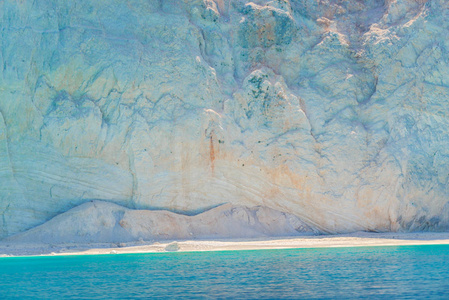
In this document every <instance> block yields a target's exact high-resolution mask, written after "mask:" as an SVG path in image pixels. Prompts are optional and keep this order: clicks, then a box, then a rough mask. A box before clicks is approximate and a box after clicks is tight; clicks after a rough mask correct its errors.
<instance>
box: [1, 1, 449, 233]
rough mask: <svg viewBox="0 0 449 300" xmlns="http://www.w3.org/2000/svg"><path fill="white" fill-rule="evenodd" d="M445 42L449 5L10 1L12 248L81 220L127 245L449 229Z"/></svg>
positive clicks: (7, 148) (5, 195)
mask: <svg viewBox="0 0 449 300" xmlns="http://www.w3.org/2000/svg"><path fill="white" fill-rule="evenodd" d="M448 32H449V2H448V1H446V0H366V1H360V0H348V1H341V0H290V1H288V0H273V1H265V0H254V1H252V2H250V1H244V0H233V1H231V0H163V1H162V0H145V1H144V0H127V1H118V0H113V1H111V0H107V1H106V0H99V1H91V0H76V1H75V0H73V1H70V0H68V1H51V0H48V1H28V0H24V1H13V0H4V1H0V239H1V238H5V237H8V236H11V235H14V234H17V233H21V232H24V231H26V230H29V229H31V228H33V227H36V226H38V225H40V224H43V223H45V222H47V221H49V220H50V219H52V218H54V217H56V216H57V217H56V218H54V219H53V220H52V221H50V222H49V223H48V224H50V225H51V224H53V223H54V224H56V223H55V222H62V221H63V220H62V219H61V218H62V217H63V216H66V217H67V219H66V221H64V222H69V221H70V220H71V222H72V223H71V224H72V225H70V226H78V225H79V224H78V223H76V222H75V221H76V218H75V219H74V218H70V214H73V210H71V211H70V212H69V210H70V209H72V208H74V207H75V206H79V205H81V206H79V207H78V208H75V210H76V209H78V210H82V211H84V213H83V214H82V215H83V216H84V219H83V220H84V221H83V222H84V223H85V224H86V226H87V227H86V230H87V231H88V232H87V231H86V232H85V236H93V237H94V236H95V228H96V225H95V224H97V223H98V222H100V223H101V219H102V218H103V219H105V220H106V221H105V222H106V223H107V222H110V224H109V223H107V224H106V223H104V224H103V223H101V224H102V225H101V224H100V223H98V224H100V225H101V226H100V225H99V228H106V229H104V230H106V231H107V230H109V231H107V232H109V233H110V234H111V235H114V234H116V235H118V236H121V237H122V238H123V239H124V240H129V239H132V238H138V236H139V235H145V234H146V235H147V236H148V238H155V237H158V236H160V237H164V238H170V237H176V238H188V237H189V234H190V233H192V234H195V236H198V237H219V236H220V237H227V236H232V237H236V235H235V232H236V230H237V229H236V228H246V229H244V230H243V229H242V230H240V229H238V230H237V232H241V236H255V235H258V234H262V235H278V234H293V233H294V232H298V231H300V232H310V233H313V232H321V233H337V232H350V231H358V230H367V231H422V230H424V231H426V230H429V231H441V230H448V229H449V197H448V196H449V185H448V180H449V118H448V117H449V38H448ZM91 200H102V201H100V202H98V201H94V202H93V203H97V204H98V205H100V206H101V207H103V206H104V205H106V204H104V201H106V202H109V203H108V205H109V206H107V205H106V206H107V209H106V208H102V209H99V208H96V209H94V208H92V207H91V206H92V205H93V204H88V203H92V202H90V201H91ZM112 203H114V204H112ZM225 203H226V205H225V206H222V205H223V204H225ZM89 205H90V206H89ZM114 205H119V206H114ZM106 206H105V207H106ZM220 207H221V208H220ZM136 209H137V210H136ZM233 209H234V210H237V212H236V213H234V214H231V213H228V214H227V215H226V214H224V213H223V211H226V210H227V211H228V212H229V211H232V210H233ZM143 210H166V211H171V212H170V213H169V212H164V213H161V212H160V211H159V212H148V211H146V212H143ZM133 211H134V212H136V211H137V212H139V211H140V213H135V214H136V216H137V215H138V216H139V217H138V218H142V220H140V219H139V220H140V221H139V222H138V221H136V220H135V219H133V218H132V217H128V218H126V217H127V215H129V214H132V213H131V212H133ZM257 211H259V212H260V211H263V212H265V215H268V216H270V218H271V217H273V216H276V218H277V219H276V220H279V221H278V223H277V222H275V221H273V220H272V219H269V218H268V217H267V218H268V219H269V220H267V219H266V218H265V220H263V221H260V220H259V219H257V218H255V217H254V216H257V215H258V213H257ZM64 212H66V213H65V214H62V213H64ZM100 212H101V213H100ZM60 214H61V215H60ZM117 214H119V215H120V214H124V216H121V215H120V216H118V215H117ZM154 214H158V216H157V217H154V216H153V215H154ZM204 214H206V216H207V220H212V219H214V218H215V219H216V220H215V221H214V222H216V223H214V225H210V226H209V227H208V226H206V225H205V224H206V223H207V222H206V221H199V220H200V219H201V217H200V216H203V217H204ZM58 215H60V216H58ZM175 216H176V217H175ZM236 216H237V217H236ZM238 216H240V217H238ZM172 217H173V218H174V219H176V221H173V220H172ZM95 218H96V219H95ZM136 218H137V217H136ZM236 218H237V220H240V221H235V220H236ZM251 218H253V219H251ZM55 220H56V221H55ZM121 220H125V221H126V222H125V221H124V223H123V224H122V223H120V222H121ZM152 220H153V221H154V222H153V221H152ZM155 220H156V221H157V222H156V221H155ZM193 220H196V221H193ZM254 220H256V221H254ZM259 221H260V222H259ZM51 222H53V223H51ZM116 222H119V223H117V224H119V225H117V224H116ZM173 222H175V223H173ZM251 222H253V223H251ZM254 222H256V223H254ZM257 222H259V223H257ZM48 224H46V225H47V227H45V225H43V226H44V227H45V228H47V229H45V228H44V229H45V230H47V231H48V228H52V227H49V225H48ZM58 224H59V223H58ZM61 224H62V223H60V225H58V226H62V225H61ZM76 224H78V225H76ZM108 224H109V225H110V226H109V225H108ZM133 224H134V225H133ZM152 224H153V225H152ZM170 224H176V226H177V227H176V226H175V228H178V229H179V230H176V231H173V230H172V227H170ZM183 224H184V225H185V226H184V225H183ZM192 224H194V225H192ZM207 224H211V223H207ZM217 224H218V225H217ZM131 225H133V226H131ZM70 226H68V227H70ZM80 226H81V225H80ZM89 226H90V227H89ZM108 226H109V227H108ZM116 226H118V227H116ZM127 226H128V227H127ZM142 226H143V227H145V230H146V231H145V230H143V229H142V232H139V230H140V229H139V228H142ZM152 226H153V227H152ZM189 226H193V227H194V229H189V228H190V227H189ZM195 226H196V227H195ZM239 226H240V227H239ZM40 228H41V229H42V226H41V227H40ZM76 228H78V227H76ZM108 228H109V229H108ZM111 228H115V229H114V230H116V231H114V230H112V229H111ZM208 228H209V229H208ZM44 229H43V231H41V233H40V234H43V233H42V232H46V231H45V230H44ZM88 229H89V230H88ZM73 230H75V229H73ZM80 230H81V229H80ZM80 230H78V231H77V232H76V233H75V232H74V233H73V234H74V235H75V236H80V232H81V231H80ZM189 230H196V231H195V232H193V231H189ZM208 230H209V231H208ZM50 231H51V230H50ZM106 231H105V232H106ZM125 231H126V232H128V233H127V234H128V235H125V233H124V232H125ZM105 232H104V233H103V234H109V233H107V232H106V233H105ZM130 232H132V233H130ZM36 234H37V233H36ZM49 234H50V232H49V233H48V235H49ZM61 234H62V233H61V232H60V231H55V232H54V236H55V239H56V238H60V239H63V237H62V236H60V235H61ZM48 235H47V236H48ZM81 236H82V234H81ZM147 236H145V237H147ZM145 237H144V236H142V238H145ZM41 239H42V240H45V239H46V238H45V237H44V236H42V237H41ZM69 240H70V239H69Z"/></svg>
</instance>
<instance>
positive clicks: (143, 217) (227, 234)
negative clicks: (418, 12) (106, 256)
mask: <svg viewBox="0 0 449 300" xmlns="http://www.w3.org/2000/svg"><path fill="white" fill-rule="evenodd" d="M316 233H318V232H317V231H316V230H314V229H312V228H310V227H309V226H307V225H306V224H305V223H304V222H302V221H301V220H300V219H299V218H298V217H296V216H294V215H292V214H288V213H282V212H279V211H276V210H273V209H269V208H266V207H260V206H259V207H255V208H247V207H244V206H232V205H229V204H227V205H222V206H219V207H216V208H213V209H211V210H208V211H206V212H203V213H201V214H198V215H194V216H186V215H180V214H176V213H172V212H169V211H162V210H156V211H155V210H132V209H127V208H125V207H123V206H119V205H116V204H113V203H110V202H104V201H92V202H87V203H84V204H82V205H80V206H77V207H75V208H73V209H71V210H69V211H67V212H65V213H62V214H60V215H58V216H56V217H55V218H53V219H51V220H50V221H48V222H46V223H44V224H42V225H40V226H37V227H35V228H33V229H30V230H28V231H26V232H24V233H19V234H17V235H14V236H11V237H8V238H7V239H6V240H7V241H9V242H18V243H54V244H55V243H56V244H61V243H83V244H86V243H95V242H96V243H117V246H118V247H124V246H126V244H125V242H135V241H139V239H144V240H173V239H183V240H185V239H204V238H236V237H267V236H291V235H299V234H301V235H311V234H316ZM176 246H177V244H173V245H171V246H170V247H169V250H167V251H176Z"/></svg>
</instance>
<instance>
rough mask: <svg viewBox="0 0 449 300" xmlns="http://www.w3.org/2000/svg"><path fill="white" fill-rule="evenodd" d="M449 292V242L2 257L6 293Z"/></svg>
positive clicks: (344, 295) (0, 285)
mask: <svg viewBox="0 0 449 300" xmlns="http://www.w3.org/2000/svg"><path fill="white" fill-rule="evenodd" d="M158 297H160V298H232V299H234V298H239V299H241V298H257V299H264V298H265V299H266V298H276V299H280V298H283V299H291V298H293V299H298V298H301V299H352V298H357V299H384V298H391V299H449V245H434V246H401V247H358V248H318V249H291V250H256V251H223V252H191V253H186V252H184V253H182V252H179V253H153V254H123V255H91V256H88V255H86V256H56V257H27V258H19V257H18V258H1V259H0V299H14V298H16V299H24V298H33V299H39V298H40V299H55V298H57V299H62V298H83V299H105V298H107V299H110V298H113V299H129V298H158Z"/></svg>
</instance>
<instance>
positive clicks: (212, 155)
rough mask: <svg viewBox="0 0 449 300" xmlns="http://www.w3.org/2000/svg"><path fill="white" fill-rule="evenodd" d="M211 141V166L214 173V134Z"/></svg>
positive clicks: (210, 138)
mask: <svg viewBox="0 0 449 300" xmlns="http://www.w3.org/2000/svg"><path fill="white" fill-rule="evenodd" d="M209 140H210V143H209V156H210V167H211V170H212V173H213V172H214V161H215V149H214V139H213V137H212V134H211V135H210V137H209Z"/></svg>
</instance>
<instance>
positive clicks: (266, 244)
mask: <svg viewBox="0 0 449 300" xmlns="http://www.w3.org/2000/svg"><path fill="white" fill-rule="evenodd" d="M447 244H449V232H413V233H397V232H389V233H370V232H356V233H350V234H338V235H316V236H289V237H264V238H246V239H220V240H218V239H216V240H184V241H173V240H167V241H140V242H130V243H86V244H28V243H12V242H6V241H4V242H1V241H0V258H4V257H21V256H61V255H104V254H130V253H163V252H202V251H233V250H268V249H306V248H340V247H373V246H416V245H447Z"/></svg>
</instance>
